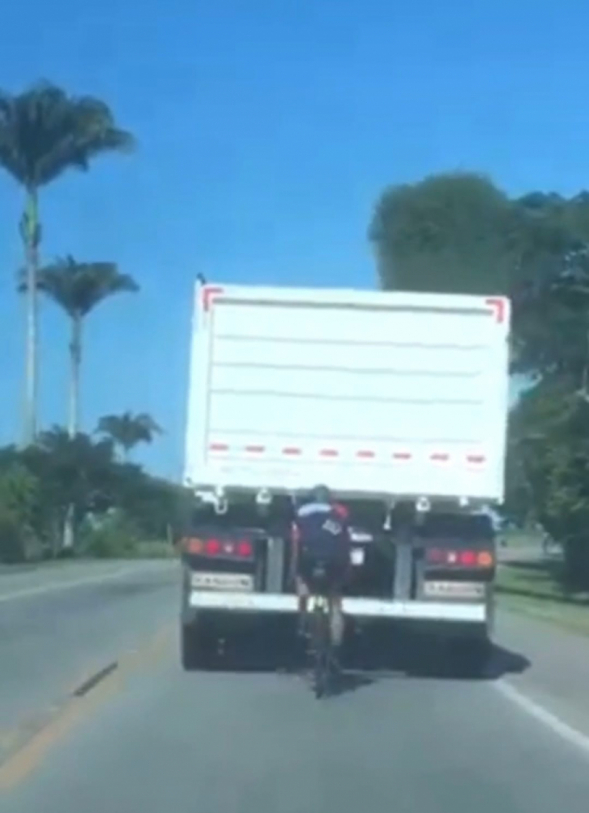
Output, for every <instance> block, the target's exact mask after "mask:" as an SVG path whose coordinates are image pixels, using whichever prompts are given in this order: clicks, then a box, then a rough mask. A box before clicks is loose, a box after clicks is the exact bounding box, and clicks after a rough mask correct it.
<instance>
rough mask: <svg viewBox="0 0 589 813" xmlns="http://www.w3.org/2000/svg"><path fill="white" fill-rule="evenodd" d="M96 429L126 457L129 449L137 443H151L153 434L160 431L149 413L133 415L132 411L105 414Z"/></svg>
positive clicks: (157, 433)
mask: <svg viewBox="0 0 589 813" xmlns="http://www.w3.org/2000/svg"><path fill="white" fill-rule="evenodd" d="M96 431H97V432H98V433H100V434H102V435H106V436H107V437H109V438H111V439H112V441H113V442H114V444H115V445H116V446H118V447H119V448H120V449H121V450H122V453H123V456H124V457H128V455H129V452H130V451H131V449H133V448H134V447H135V446H136V445H137V444H138V443H152V442H153V439H154V437H155V435H159V434H161V433H162V429H161V427H160V426H158V424H157V423H156V422H155V421H154V419H153V418H152V417H151V415H147V414H146V413H144V412H142V413H140V414H138V415H133V413H132V412H124V413H123V414H122V415H105V416H104V417H102V418H101V419H100V421H99V422H98V427H97V429H96Z"/></svg>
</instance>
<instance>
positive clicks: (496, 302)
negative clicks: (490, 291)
mask: <svg viewBox="0 0 589 813" xmlns="http://www.w3.org/2000/svg"><path fill="white" fill-rule="evenodd" d="M485 304H486V305H488V306H489V307H490V308H491V310H492V311H493V315H494V317H495V321H496V322H497V324H498V325H500V324H502V323H503V322H504V321H505V317H506V315H507V300H506V299H505V298H504V297H501V296H492V297H489V298H488V299H485Z"/></svg>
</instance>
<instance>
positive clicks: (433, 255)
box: [369, 173, 520, 294]
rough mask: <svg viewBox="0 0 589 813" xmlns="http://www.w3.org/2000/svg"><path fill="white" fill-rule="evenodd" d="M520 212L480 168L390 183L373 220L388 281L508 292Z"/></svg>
mask: <svg viewBox="0 0 589 813" xmlns="http://www.w3.org/2000/svg"><path fill="white" fill-rule="evenodd" d="M518 214H519V212H518V210H517V208H516V207H515V206H514V204H513V203H512V202H511V201H510V200H509V199H508V197H507V196H506V195H505V194H504V193H503V192H502V191H501V190H500V189H498V188H497V187H496V186H495V185H494V184H493V183H492V181H490V180H489V179H488V178H486V177H484V176H482V175H478V174H474V173H447V174H442V175H432V176H430V177H428V178H425V180H423V181H420V182H419V183H416V184H413V185H410V184H406V185H403V186H393V187H389V188H387V189H385V191H384V192H383V194H382V195H381V197H380V199H379V200H378V201H377V204H376V207H375V211H374V215H373V218H372V222H371V224H370V228H369V239H370V241H371V242H372V244H373V246H374V248H375V250H376V257H377V264H378V272H379V276H380V282H381V286H382V287H383V288H385V289H396V290H406V291H440V292H449V293H473V294H495V293H506V292H507V291H508V289H509V286H510V284H511V279H512V277H513V273H514V269H516V268H517V266H518V257H519V250H520V242H519V218H518Z"/></svg>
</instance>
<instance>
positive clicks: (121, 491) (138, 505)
mask: <svg viewBox="0 0 589 813" xmlns="http://www.w3.org/2000/svg"><path fill="white" fill-rule="evenodd" d="M192 499H193V498H192V494H191V493H190V492H189V491H188V490H186V489H184V488H182V487H180V486H177V485H174V484H173V483H169V482H167V481H165V480H161V479H159V478H154V477H151V476H150V475H148V474H147V473H146V472H145V471H143V469H142V468H141V467H140V466H136V465H132V464H128V463H120V462H119V461H118V460H117V459H116V457H115V454H114V444H113V442H112V441H111V440H110V439H107V438H99V439H96V438H93V437H92V436H89V435H85V434H82V433H79V434H78V435H76V436H75V437H74V438H70V437H69V435H68V433H67V432H66V431H65V430H63V429H61V428H59V427H56V428H54V429H52V430H51V431H48V432H44V433H43V434H42V435H41V436H40V438H39V442H38V444H37V445H36V446H34V447H29V448H27V449H25V450H23V451H19V450H17V449H15V448H14V447H6V448H4V449H0V561H1V560H5V561H17V560H22V559H24V558H25V557H27V556H28V555H29V553H28V552H29V550H30V549H32V548H34V547H35V546H36V548H37V549H38V550H41V551H46V552H47V554H48V555H58V554H59V552H60V546H61V540H62V529H63V523H64V519H65V516H66V512H67V509H68V506H70V505H73V507H74V519H75V526H76V528H77V530H78V531H79V533H77V534H76V540H77V542H76V544H77V549H76V551H75V552H76V553H77V554H79V555H92V556H103V557H104V556H115V555H117V556H133V555H138V551H139V550H140V547H138V546H139V543H140V542H141V543H143V542H145V541H150V540H154V541H155V540H157V541H161V540H164V539H167V538H168V535H169V533H170V530H172V532H174V531H175V530H177V529H178V528H180V527H181V525H182V524H183V521H184V517H185V515H186V514H187V512H189V510H190V509H189V506H191V505H192Z"/></svg>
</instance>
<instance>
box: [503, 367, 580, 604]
mask: <svg viewBox="0 0 589 813" xmlns="http://www.w3.org/2000/svg"><path fill="white" fill-rule="evenodd" d="M588 425H589V403H588V402H587V401H586V400H585V399H583V398H579V397H578V394H577V393H576V392H575V391H574V379H573V378H570V377H569V378H567V377H566V376H564V375H563V376H559V377H549V378H547V379H545V380H541V381H540V382H539V383H538V384H537V385H536V386H535V387H533V388H532V389H531V390H529V391H528V392H527V393H525V394H524V395H523V396H522V398H521V399H520V402H519V404H518V405H517V407H516V408H515V409H514V410H513V413H512V415H511V420H510V454H509V455H508V473H509V472H510V470H511V472H513V471H514V467H515V466H516V465H517V466H519V468H520V472H519V473H518V477H517V478H516V477H512V478H511V482H510V477H509V476H508V486H510V485H511V489H510V490H509V491H508V494H507V503H508V506H511V507H514V506H515V505H516V504H517V502H518V500H520V499H521V497H522V494H521V487H522V484H525V487H526V489H527V494H526V495H525V497H526V506H525V507H526V513H527V514H528V515H531V516H533V517H534V518H535V519H536V520H538V521H539V522H541V523H542V525H543V526H544V527H545V528H546V530H547V531H548V532H549V533H550V534H551V535H552V536H553V537H554V538H555V539H558V540H559V541H560V542H561V543H562V544H563V548H564V553H565V572H564V578H565V583H566V584H567V586H569V587H572V588H580V589H588V588H589V537H588V530H587V529H588V528H589V434H588V433H587V426H588ZM518 479H519V482H516V481H517V480H518ZM518 489H520V493H519V494H518ZM520 507H521V504H520Z"/></svg>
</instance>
